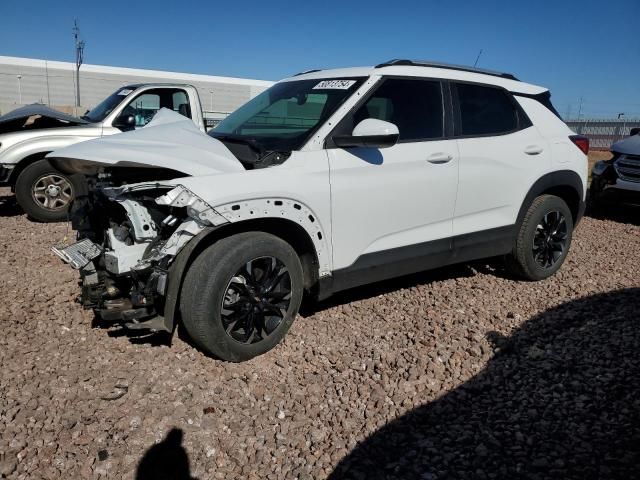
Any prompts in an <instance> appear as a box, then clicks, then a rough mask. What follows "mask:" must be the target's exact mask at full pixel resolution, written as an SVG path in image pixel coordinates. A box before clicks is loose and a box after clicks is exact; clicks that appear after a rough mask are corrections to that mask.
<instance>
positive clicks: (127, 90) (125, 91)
mask: <svg viewBox="0 0 640 480" xmlns="http://www.w3.org/2000/svg"><path fill="white" fill-rule="evenodd" d="M131 92H133V90H129V89H128V88H123V89H122V90H120V91H119V92H118V95H122V96H123V97H126V96H127V95H129V94H130V93H131Z"/></svg>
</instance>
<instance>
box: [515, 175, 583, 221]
mask: <svg viewBox="0 0 640 480" xmlns="http://www.w3.org/2000/svg"><path fill="white" fill-rule="evenodd" d="M540 195H555V196H557V197H560V198H562V199H563V200H564V201H565V202H566V203H567V205H568V206H569V210H571V216H572V217H573V223H574V226H575V225H577V224H578V223H579V222H580V219H581V218H582V215H583V214H584V209H585V202H584V185H583V184H582V180H581V178H580V176H579V175H578V174H577V173H576V172H574V171H573V170H559V171H556V172H550V173H547V174H546V175H544V176H542V177H540V178H539V179H538V180H536V182H535V183H534V184H533V185H532V186H531V188H530V189H529V191H528V192H527V195H526V196H525V197H524V200H523V202H522V205H521V206H520V211H519V212H518V217H517V220H516V225H521V224H522V220H523V219H524V216H525V214H526V213H527V210H528V209H529V206H530V205H531V203H532V202H533V200H534V199H535V198H536V197H539V196H540Z"/></svg>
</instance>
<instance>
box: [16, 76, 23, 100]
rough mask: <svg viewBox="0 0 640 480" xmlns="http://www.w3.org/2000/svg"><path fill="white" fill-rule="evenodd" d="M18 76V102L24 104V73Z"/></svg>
mask: <svg viewBox="0 0 640 480" xmlns="http://www.w3.org/2000/svg"><path fill="white" fill-rule="evenodd" d="M16 77H18V104H20V105H22V75H16Z"/></svg>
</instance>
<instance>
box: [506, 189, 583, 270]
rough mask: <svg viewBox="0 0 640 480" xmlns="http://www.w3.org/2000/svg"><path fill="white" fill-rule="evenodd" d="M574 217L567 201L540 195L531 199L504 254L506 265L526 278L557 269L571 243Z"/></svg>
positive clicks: (553, 196) (552, 196)
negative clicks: (509, 250)
mask: <svg viewBox="0 0 640 480" xmlns="http://www.w3.org/2000/svg"><path fill="white" fill-rule="evenodd" d="M572 235H573V217H572V215H571V210H569V207H568V206H567V204H566V202H565V201H564V200H562V199H561V198H560V197H556V196H555V195H541V196H540V197H537V198H536V199H535V200H534V201H533V202H532V203H531V206H530V207H529V209H528V210H527V213H526V214H525V216H524V219H523V221H522V223H521V225H520V228H519V230H518V235H517V237H516V241H515V245H514V248H513V251H512V252H511V254H510V255H509V256H508V257H507V268H508V270H510V271H511V273H512V274H514V275H516V276H518V277H520V278H523V279H525V280H534V281H535V280H543V279H545V278H548V277H550V276H551V275H553V274H554V273H556V272H557V271H558V269H559V268H560V267H561V266H562V264H563V263H564V260H565V259H566V257H567V254H568V252H569V247H570V246H571V239H572Z"/></svg>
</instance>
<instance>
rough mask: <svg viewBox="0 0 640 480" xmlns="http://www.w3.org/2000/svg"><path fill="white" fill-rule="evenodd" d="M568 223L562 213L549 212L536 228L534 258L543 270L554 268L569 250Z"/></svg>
mask: <svg viewBox="0 0 640 480" xmlns="http://www.w3.org/2000/svg"><path fill="white" fill-rule="evenodd" d="M567 239H568V230H567V221H566V218H565V216H564V215H563V214H562V212H559V211H557V210H554V211H551V212H548V213H547V214H545V215H544V217H542V219H541V220H540V222H539V223H538V225H537V227H536V233H535V236H534V237H533V247H532V248H533V258H534V260H535V261H536V263H537V264H538V265H540V266H541V267H543V268H552V267H553V266H554V265H555V264H556V262H558V260H560V259H561V258H562V256H563V254H564V253H565V250H566V248H567Z"/></svg>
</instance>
